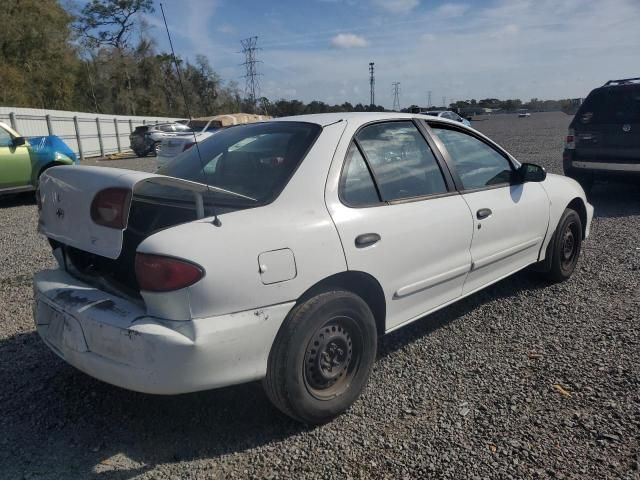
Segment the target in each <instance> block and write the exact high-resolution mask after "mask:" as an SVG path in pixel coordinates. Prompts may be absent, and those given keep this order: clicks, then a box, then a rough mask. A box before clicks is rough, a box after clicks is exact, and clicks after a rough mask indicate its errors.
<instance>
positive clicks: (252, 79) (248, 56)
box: [240, 37, 261, 113]
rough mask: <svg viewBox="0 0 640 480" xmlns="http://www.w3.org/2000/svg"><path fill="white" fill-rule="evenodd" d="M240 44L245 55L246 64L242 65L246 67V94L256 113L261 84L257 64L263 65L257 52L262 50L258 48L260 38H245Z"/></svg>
mask: <svg viewBox="0 0 640 480" xmlns="http://www.w3.org/2000/svg"><path fill="white" fill-rule="evenodd" d="M240 43H241V44H242V53H244V63H242V65H244V66H245V69H246V73H245V75H244V79H245V87H244V94H245V97H246V98H247V99H248V100H249V104H250V105H251V109H252V110H253V112H252V113H256V110H257V108H256V102H257V99H258V95H259V94H260V82H259V79H258V77H260V74H259V73H258V69H257V64H258V63H261V62H260V61H259V60H257V59H256V51H258V50H261V49H260V48H258V47H257V45H258V37H249V38H245V39H244V40H240Z"/></svg>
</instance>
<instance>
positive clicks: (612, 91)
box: [577, 88, 640, 124]
mask: <svg viewBox="0 0 640 480" xmlns="http://www.w3.org/2000/svg"><path fill="white" fill-rule="evenodd" d="M577 118H578V119H579V121H580V122H581V123H584V124H598V123H640V88H601V89H598V90H594V91H593V92H591V93H590V94H589V96H588V97H587V98H586V100H585V101H584V103H583V104H582V106H581V107H580V113H579V114H578V115H577Z"/></svg>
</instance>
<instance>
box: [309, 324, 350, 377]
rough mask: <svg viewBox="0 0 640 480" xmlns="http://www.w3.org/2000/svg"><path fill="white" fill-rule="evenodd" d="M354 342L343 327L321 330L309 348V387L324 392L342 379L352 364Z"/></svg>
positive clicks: (335, 326) (329, 327)
mask: <svg viewBox="0 0 640 480" xmlns="http://www.w3.org/2000/svg"><path fill="white" fill-rule="evenodd" d="M352 353H353V350H352V340H351V336H350V334H349V332H348V331H347V330H346V329H345V328H343V327H342V326H341V325H339V324H337V325H326V326H324V327H322V328H321V329H319V330H318V331H317V332H316V333H315V335H314V336H313V338H312V339H311V341H310V342H309V345H308V346H307V351H306V354H305V358H306V361H305V374H306V379H307V382H308V383H309V385H310V386H311V387H312V388H314V389H318V390H324V389H327V388H330V387H331V386H332V385H334V384H335V383H336V382H337V381H338V380H339V379H340V378H342V377H343V376H344V375H345V374H346V372H347V370H348V368H349V365H350V363H351V359H352V356H353V355H352Z"/></svg>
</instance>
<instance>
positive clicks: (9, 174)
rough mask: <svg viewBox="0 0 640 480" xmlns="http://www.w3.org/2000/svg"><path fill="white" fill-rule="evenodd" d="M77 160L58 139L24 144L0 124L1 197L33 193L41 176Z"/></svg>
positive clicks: (26, 141) (44, 139)
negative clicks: (11, 194)
mask: <svg viewBox="0 0 640 480" xmlns="http://www.w3.org/2000/svg"><path fill="white" fill-rule="evenodd" d="M76 161H77V160H76V156H75V154H74V153H73V151H71V149H69V147H68V146H67V145H66V144H65V143H64V142H63V141H62V140H61V139H60V138H58V137H56V136H54V135H51V136H47V137H31V138H30V139H29V140H27V139H26V138H25V137H22V136H20V134H19V133H18V132H16V131H15V130H14V129H13V128H11V127H10V126H9V125H7V124H6V123H2V122H0V195H3V194H7V193H19V192H26V191H30V190H35V189H36V187H37V185H38V178H39V177H40V174H41V173H42V172H44V171H45V170H46V169H47V168H49V167H53V166H56V165H72V164H74V163H76Z"/></svg>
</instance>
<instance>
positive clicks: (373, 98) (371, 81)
mask: <svg viewBox="0 0 640 480" xmlns="http://www.w3.org/2000/svg"><path fill="white" fill-rule="evenodd" d="M374 65H375V64H374V63H373V62H371V63H369V87H370V89H371V102H370V105H371V106H372V107H373V106H374V105H375V104H376V77H375V76H374V75H373V66H374Z"/></svg>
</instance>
